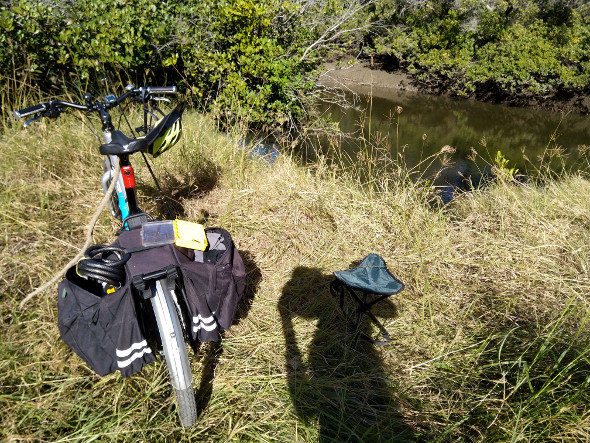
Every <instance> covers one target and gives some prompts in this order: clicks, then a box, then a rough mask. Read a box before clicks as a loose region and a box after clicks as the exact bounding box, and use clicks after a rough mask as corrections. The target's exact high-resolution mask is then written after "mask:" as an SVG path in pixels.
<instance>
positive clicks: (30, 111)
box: [14, 103, 47, 118]
mask: <svg viewBox="0 0 590 443" xmlns="http://www.w3.org/2000/svg"><path fill="white" fill-rule="evenodd" d="M46 109H47V104H46V103H41V104H38V105H35V106H29V107H28V108H25V109H21V110H20V111H14V116H15V117H16V118H22V117H26V116H27V115H31V114H36V113H38V112H41V111H45V110H46Z"/></svg>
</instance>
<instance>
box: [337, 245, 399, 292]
mask: <svg viewBox="0 0 590 443" xmlns="http://www.w3.org/2000/svg"><path fill="white" fill-rule="evenodd" d="M334 276H335V277H336V278H337V279H338V280H340V281H341V282H342V283H344V284H345V285H347V286H350V287H351V288H354V289H358V290H360V291H363V292H370V293H372V294H381V295H393V294H397V293H398V292H400V291H401V290H402V289H404V284H403V283H402V282H401V281H399V280H398V279H396V278H395V277H394V276H393V275H391V273H390V272H389V271H388V270H387V267H386V266H385V260H383V259H382V258H381V257H380V256H379V255H377V254H369V255H367V256H366V257H365V258H364V259H363V261H362V262H360V264H359V265H358V266H357V267H356V268H353V269H349V270H348V271H336V272H334Z"/></svg>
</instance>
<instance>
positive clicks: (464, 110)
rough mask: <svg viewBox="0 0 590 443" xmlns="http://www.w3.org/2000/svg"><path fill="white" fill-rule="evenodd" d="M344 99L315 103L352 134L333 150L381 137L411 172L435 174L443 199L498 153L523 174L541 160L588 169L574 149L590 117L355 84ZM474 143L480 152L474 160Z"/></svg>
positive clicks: (353, 154) (588, 141)
mask: <svg viewBox="0 0 590 443" xmlns="http://www.w3.org/2000/svg"><path fill="white" fill-rule="evenodd" d="M345 96H346V99H347V103H349V104H351V105H354V107H351V106H340V105H336V104H332V103H327V102H324V103H322V104H321V105H320V111H321V112H322V113H323V114H324V115H325V116H329V117H330V118H331V119H332V121H334V122H337V123H338V125H339V128H340V130H341V131H343V132H345V133H347V134H350V135H351V137H350V138H341V139H340V142H339V145H340V146H339V147H338V149H342V150H343V151H345V152H346V153H347V155H348V156H349V157H350V158H357V151H359V150H360V149H363V148H361V146H365V145H364V144H362V143H359V141H358V137H359V136H360V135H363V137H364V138H365V139H367V138H369V137H371V139H372V140H373V141H376V140H381V145H382V146H386V147H387V149H388V150H389V151H390V154H391V156H392V157H397V158H401V159H403V162H404V163H405V164H406V166H407V167H408V168H410V169H411V170H413V171H414V172H415V176H418V177H421V178H429V177H430V178H434V177H436V179H435V181H434V184H435V185H436V186H438V187H439V188H440V189H441V190H442V197H443V200H448V199H450V198H452V194H453V192H454V190H456V189H457V188H462V189H466V188H467V187H469V186H470V183H475V184H477V183H479V182H480V181H481V179H482V178H483V177H485V176H487V175H489V174H490V171H491V166H492V165H493V164H494V159H495V158H496V155H497V152H498V151H500V152H501V154H502V156H503V157H504V158H505V159H506V160H508V163H507V164H506V167H507V168H516V169H518V171H519V173H520V174H523V175H524V176H526V175H530V174H533V173H534V171H536V170H537V169H538V168H539V167H540V166H541V165H547V164H551V165H552V167H553V168H554V169H556V170H559V169H561V168H564V167H565V168H567V169H576V168H580V167H583V166H582V165H585V166H588V161H587V157H584V156H583V155H582V156H581V154H580V153H582V154H583V153H584V152H585V146H587V145H589V146H590V117H589V116H585V115H580V114H575V113H567V114H566V113H560V112H550V111H546V110H538V109H531V108H520V107H510V106H505V105H497V104H490V103H482V102H477V101H473V100H461V99H451V98H448V97H442V96H432V95H424V94H419V93H411V92H404V91H397V90H389V89H383V88H372V89H369V88H368V87H357V88H355V90H354V92H352V91H348V92H346V93H345ZM355 138H356V139H355ZM384 142H386V143H384ZM321 145H322V149H323V150H324V151H326V152H329V150H330V149H332V150H333V149H334V146H333V142H332V146H329V145H330V143H329V142H328V139H324V140H323V141H322V143H321ZM445 146H447V148H445V150H446V151H448V152H451V151H454V152H453V153H452V154H451V153H449V154H447V156H446V157H447V162H446V164H445V165H443V164H442V163H441V161H440V159H439V160H436V161H434V162H433V163H431V162H430V161H424V159H426V158H428V157H429V156H433V155H435V154H436V153H438V152H440V151H441V149H443V147H445ZM448 146H450V147H452V148H453V149H452V150H451V149H449V148H448ZM472 148H473V149H475V151H477V153H478V154H477V155H475V158H474V156H473V149H472ZM399 153H402V155H401V156H400V155H399ZM439 157H440V158H442V156H439ZM550 157H551V159H550ZM541 158H542V159H543V160H541ZM549 162H550V163H549Z"/></svg>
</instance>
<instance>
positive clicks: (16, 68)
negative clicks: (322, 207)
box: [0, 0, 590, 129]
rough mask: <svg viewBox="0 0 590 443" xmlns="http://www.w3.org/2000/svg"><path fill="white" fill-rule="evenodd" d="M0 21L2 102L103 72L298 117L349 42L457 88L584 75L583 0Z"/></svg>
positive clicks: (246, 109)
mask: <svg viewBox="0 0 590 443" xmlns="http://www.w3.org/2000/svg"><path fill="white" fill-rule="evenodd" d="M0 29H1V30H2V32H0V68H1V71H0V72H2V73H3V75H2V76H1V78H0V87H1V88H2V101H3V110H6V108H9V107H10V106H9V105H10V104H11V103H19V104H21V105H22V104H23V103H22V102H23V100H25V96H27V95H28V96H30V94H24V95H23V92H22V91H23V89H25V88H26V89H27V90H29V92H30V90H35V91H38V92H40V93H41V94H43V95H44V96H47V95H49V94H52V95H54V94H59V93H63V92H64V90H65V88H67V90H68V91H70V92H71V91H74V93H79V92H82V91H86V90H91V91H93V92H96V93H101V94H102V93H104V90H105V87H104V86H105V85H103V84H101V83H100V81H99V80H100V79H103V78H104V77H105V76H104V73H105V72H106V74H107V75H106V77H107V78H109V79H111V81H114V82H116V83H117V84H121V83H126V82H132V83H135V84H141V83H144V82H149V83H152V84H161V83H168V84H171V83H176V84H180V85H181V86H182V88H183V90H184V91H186V93H187V96H188V97H189V99H190V100H192V102H193V104H195V105H197V106H199V107H201V108H202V109H206V110H208V111H211V112H213V113H214V114H215V115H216V116H217V117H218V118H221V119H222V120H224V121H230V122H235V121H236V120H240V121H244V120H245V121H246V122H247V123H248V124H249V125H254V126H257V127H259V128H260V127H263V128H265V129H276V128H287V129H289V128H292V127H293V126H294V125H296V124H297V123H298V122H300V121H301V120H302V119H305V118H306V117H307V116H308V112H309V109H310V107H311V106H312V104H311V99H312V97H313V94H311V92H312V90H313V86H314V82H315V80H316V79H317V73H318V72H319V68H320V66H321V63H322V62H323V61H325V60H326V59H328V58H334V57H340V56H350V55H359V54H360V55H362V56H368V55H377V56H381V57H383V58H385V59H386V61H388V62H389V64H390V65H393V66H394V67H399V68H402V69H405V70H406V71H408V72H409V73H411V74H413V75H414V76H415V78H416V79H417V80H418V81H419V82H421V84H423V85H424V86H425V87H426V88H428V89H431V90H437V91H445V92H451V93H454V94H458V95H463V96H469V95H474V94H475V95H480V96H485V95H486V94H487V95H488V97H489V96H500V97H501V96H508V97H517V98H519V97H520V98H523V97H524V98H526V97H544V96H548V95H553V94H555V93H558V92H564V91H565V92H574V93H576V92H580V91H582V90H583V88H585V87H587V86H588V84H589V82H590V58H589V55H588V54H590V6H588V5H587V4H586V3H585V2H582V1H577V0H536V1H533V0H511V1H507V0H441V1H423V0H374V1H373V0H369V1H359V0H343V1H334V0H293V1H288V2H285V1H278V0H263V1H254V0H228V1H224V2H220V1H214V0H204V1H194V0H193V1H188V2H179V1H172V0H168V1H155V0H111V1H109V2H104V1H99V0H75V1H71V2H58V1H54V0H19V1H8V2H2V5H1V6H0ZM64 87H65V88H64Z"/></svg>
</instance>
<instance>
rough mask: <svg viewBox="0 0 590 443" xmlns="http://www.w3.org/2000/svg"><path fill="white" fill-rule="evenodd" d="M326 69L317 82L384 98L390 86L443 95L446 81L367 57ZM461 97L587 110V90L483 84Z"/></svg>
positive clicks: (589, 101) (589, 102) (589, 96)
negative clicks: (544, 91) (537, 92)
mask: <svg viewBox="0 0 590 443" xmlns="http://www.w3.org/2000/svg"><path fill="white" fill-rule="evenodd" d="M324 67H325V69H326V72H325V73H324V74H322V76H321V77H320V80H319V82H320V84H323V85H326V86H335V87H339V88H344V89H351V90H353V91H354V92H357V93H363V94H372V95H373V96H376V97H383V98H387V97H389V95H390V94H391V91H392V90H397V91H407V92H410V93H426V94H435V95H446V96H450V95H451V94H449V93H448V88H447V87H446V85H439V86H438V87H436V88H434V87H431V86H427V85H424V84H422V83H420V82H419V81H418V80H416V79H415V78H414V77H412V76H411V75H409V74H407V73H406V72H403V71H401V70H387V69H385V67H384V65H382V64H381V63H378V62H375V63H374V64H373V66H372V67H371V65H370V63H369V62H368V61H355V62H352V63H346V62H340V63H335V62H330V63H326V64H325V65H324ZM465 100H479V101H483V102H489V103H499V104H505V105H510V106H521V107H530V108H533V109H546V110H551V111H555V112H574V113H577V114H590V91H559V92H557V93H555V94H553V95H551V96H548V97H523V96H509V95H507V94H505V93H502V92H501V91H498V90H496V89H495V88H494V87H493V86H488V87H486V86H485V85H484V87H483V88H482V89H481V90H480V91H478V92H477V93H475V94H473V95H472V96H471V97H469V98H465Z"/></svg>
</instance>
